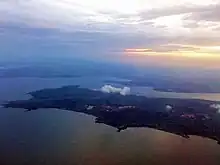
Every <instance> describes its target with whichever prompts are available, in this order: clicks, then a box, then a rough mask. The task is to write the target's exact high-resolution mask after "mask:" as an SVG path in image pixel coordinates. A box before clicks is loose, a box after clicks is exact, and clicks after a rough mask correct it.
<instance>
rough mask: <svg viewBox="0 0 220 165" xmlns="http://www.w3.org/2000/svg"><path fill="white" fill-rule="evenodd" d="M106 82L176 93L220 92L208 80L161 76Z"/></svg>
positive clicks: (217, 87)
mask: <svg viewBox="0 0 220 165" xmlns="http://www.w3.org/2000/svg"><path fill="white" fill-rule="evenodd" d="M106 83H114V84H121V85H125V86H145V87H152V88H153V89H154V90H155V91H160V92H176V93H220V87H219V86H215V87H213V86H209V85H207V83H206V82H191V81H190V82H188V81H182V80H172V79H168V80H167V79H162V78H161V77H157V78H150V79H138V78H134V80H130V81H117V80H110V81H106Z"/></svg>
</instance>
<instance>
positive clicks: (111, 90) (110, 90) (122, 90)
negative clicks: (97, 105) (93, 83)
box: [101, 85, 131, 96]
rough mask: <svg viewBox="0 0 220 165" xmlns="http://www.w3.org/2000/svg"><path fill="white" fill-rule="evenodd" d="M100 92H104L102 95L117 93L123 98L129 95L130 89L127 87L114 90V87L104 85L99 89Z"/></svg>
mask: <svg viewBox="0 0 220 165" xmlns="http://www.w3.org/2000/svg"><path fill="white" fill-rule="evenodd" d="M101 91H102V92H104V93H119V94H121V95H123V96H125V95H129V94H130V92H131V89H130V88H129V87H124V88H116V87H113V86H111V85H104V86H103V87H102V88H101Z"/></svg>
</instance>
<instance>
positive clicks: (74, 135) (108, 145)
mask: <svg viewBox="0 0 220 165" xmlns="http://www.w3.org/2000/svg"><path fill="white" fill-rule="evenodd" d="M86 79H87V80H88V79H89V80H92V81H86ZM104 79H106V78H100V79H97V78H92V77H84V78H68V79H65V78H53V79H40V78H11V79H1V82H0V94H1V96H0V100H1V101H2V102H3V101H6V100H17V99H27V98H28V97H29V96H28V95H26V93H27V92H30V91H33V90H37V89H43V88H54V87H60V86H63V85H73V84H81V85H82V86H83V87H90V88H100V87H101V86H102V85H104V82H103V80H104ZM8 86H10V88H7V87H8ZM133 91H134V92H138V90H137V89H136V88H134V89H133ZM139 92H140V91H139ZM146 92H147V93H148V94H149V91H146ZM171 94H172V93H171ZM215 95H216V94H215ZM188 96H189V97H190V94H189V95H188ZM217 96H218V98H219V95H217ZM201 97H204V95H202V96H201ZM206 99H211V98H209V97H207V96H206ZM0 130H1V136H0V146H1V147H0V155H1V159H0V160H1V161H3V162H2V163H1V164H15V165H17V164H32V165H35V164H36V165H37V164H43V165H44V164H67V165H68V164H71V165H72V164H83V165H93V164H94V165H103V164H105V165H121V164H122V165H124V164H125V165H128V164H141V165H142V164H156V165H162V164H171V165H172V164H180V165H185V164H204V165H207V164H212V165H217V164H219V161H220V157H219V156H220V147H219V145H217V143H216V142H215V141H212V140H209V139H204V138H201V137H191V138H190V139H189V140H188V139H183V138H181V137H179V136H176V135H172V134H169V133H165V132H161V131H158V130H153V129H148V128H132V129H128V130H125V131H122V132H120V133H118V132H116V130H115V129H114V128H111V127H109V126H106V125H103V124H95V123H94V118H93V117H91V116H87V115H84V114H78V113H75V112H68V111H62V110H56V109H41V110H37V111H31V112H24V110H23V109H5V108H1V109H0Z"/></svg>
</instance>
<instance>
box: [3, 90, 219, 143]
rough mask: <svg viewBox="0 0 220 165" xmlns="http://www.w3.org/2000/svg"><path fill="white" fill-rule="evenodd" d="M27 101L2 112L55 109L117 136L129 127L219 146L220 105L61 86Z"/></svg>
mask: <svg viewBox="0 0 220 165" xmlns="http://www.w3.org/2000/svg"><path fill="white" fill-rule="evenodd" d="M28 94H30V95H31V96H32V97H31V98H30V99H29V100H16V101H9V102H7V103H4V104H3V106H4V107H5V108H22V109H25V111H32V110H37V109H40V108H44V109H47V108H57V109H62V110H68V111H75V112H79V113H84V114H88V115H92V116H94V117H95V122H96V123H103V124H106V125H109V126H112V127H114V128H116V129H117V131H118V132H120V131H122V130H125V129H127V128H130V127H148V128H153V129H157V130H161V131H165V132H169V133H172V134H176V135H178V136H182V137H184V138H190V136H191V135H196V136H200V137H204V138H209V139H213V140H215V141H217V142H218V144H220V104H219V102H215V101H207V100H198V99H175V98H148V97H144V96H137V95H121V94H119V93H104V92H102V91H100V90H95V89H87V88H81V87H80V86H64V87H61V88H55V89H42V90H38V91H34V92H30V93H28Z"/></svg>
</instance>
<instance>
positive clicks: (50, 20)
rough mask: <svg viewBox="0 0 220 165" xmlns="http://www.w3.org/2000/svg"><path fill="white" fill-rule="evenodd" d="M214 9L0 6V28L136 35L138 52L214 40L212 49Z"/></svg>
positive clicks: (35, 2) (92, 0)
mask: <svg viewBox="0 0 220 165" xmlns="http://www.w3.org/2000/svg"><path fill="white" fill-rule="evenodd" d="M219 8H220V2H219V1H217V0H210V1H207V0H194V1H193V2H192V1H191V0H167V1H161V0H154V1H152V0H133V1H128V0H80V1H78V0H0V24H1V23H8V24H11V23H12V24H18V26H21V24H24V25H28V27H37V28H47V29H58V30H60V31H61V32H63V31H64V32H78V31H83V32H102V33H106V34H116V35H117V37H118V36H119V37H120V35H118V34H122V35H121V36H123V37H124V36H126V37H127V36H128V35H130V36H132V35H133V36H134V35H136V37H137V38H138V39H137V40H141V39H142V40H143V38H144V42H143V43H142V44H139V45H138V41H136V40H135V42H136V43H137V45H138V46H139V47H149V46H152V45H153V44H155V47H161V44H162V43H163V41H164V40H166V42H167V43H169V42H172V43H178V44H195V45H200V44H201V42H207V43H211V41H212V40H215V41H213V42H214V43H213V45H218V44H219V41H220V39H219V38H217V37H218V36H219V33H220V28H219V27H220V20H219V11H220V9H219ZM212 11H213V12H212ZM213 29H214V30H213ZM125 33H126V35H124V34H125ZM0 34H1V33H0ZM133 36H132V37H133ZM140 36H141V37H142V38H141V37H140ZM126 37H125V38H123V39H124V41H123V42H127V39H126ZM132 37H131V40H134V39H133V38H132ZM216 38H217V39H216ZM116 40H118V39H116ZM167 40H168V41H167ZM106 41H109V40H108V38H106ZM153 42H155V43H153ZM181 42H187V43H181ZM167 43H165V44H167ZM118 45H120V44H118ZM135 46H136V45H132V44H131V47H135Z"/></svg>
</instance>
